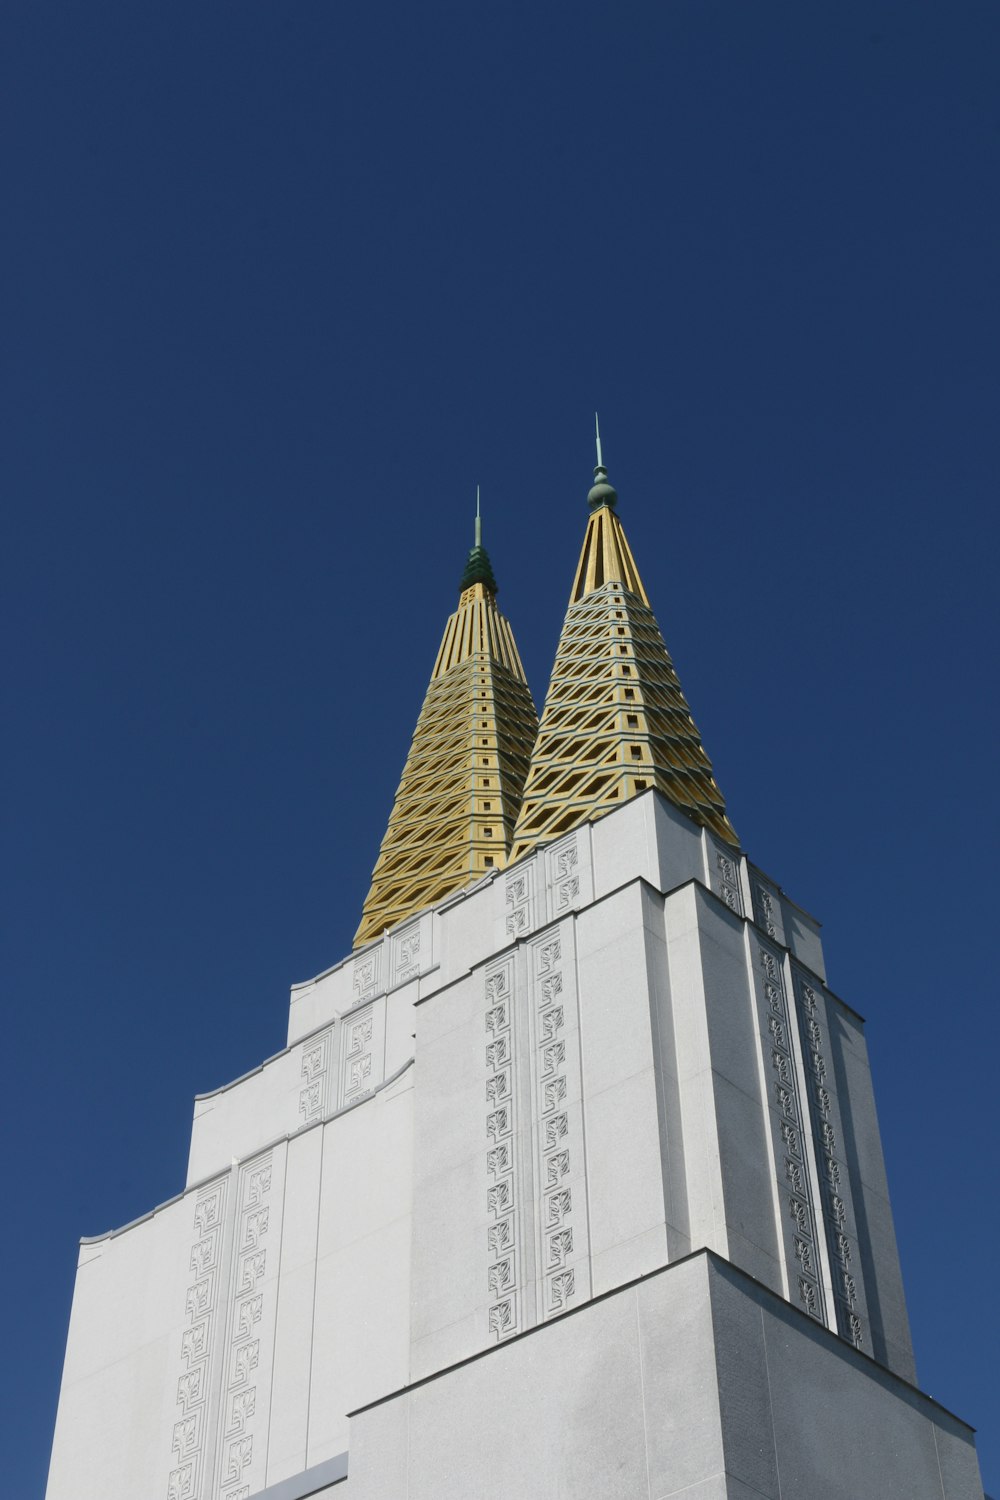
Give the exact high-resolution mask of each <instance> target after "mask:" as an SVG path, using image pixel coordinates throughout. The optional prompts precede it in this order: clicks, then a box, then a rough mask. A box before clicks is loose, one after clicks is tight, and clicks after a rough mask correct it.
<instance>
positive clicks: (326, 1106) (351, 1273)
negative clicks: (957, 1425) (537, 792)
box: [49, 792, 913, 1500]
mask: <svg viewBox="0 0 1000 1500" xmlns="http://www.w3.org/2000/svg"><path fill="white" fill-rule="evenodd" d="M288 1036H289V1044H288V1046H287V1047H286V1048H285V1050H283V1051H282V1052H280V1053H278V1054H277V1055H276V1056H275V1057H273V1058H270V1059H269V1060H268V1061H267V1062H265V1063H264V1064H262V1066H261V1067H260V1068H258V1069H257V1070H255V1071H254V1072H253V1073H251V1074H249V1075H247V1076H246V1077H245V1078H242V1079H239V1080H237V1081H236V1082H235V1083H233V1084H230V1085H227V1086H225V1087H223V1088H221V1089H217V1090H215V1091H214V1092H212V1093H210V1094H205V1095H202V1096H200V1097H199V1098H198V1099H197V1100H196V1103H195V1112H194V1123H193V1129H192V1139H191V1151H190V1160H189V1171H188V1185H187V1188H186V1189H185V1192H184V1194H183V1195H182V1196H181V1197H180V1198H178V1199H176V1200H174V1201H173V1202H171V1203H170V1204H168V1205H166V1206H164V1207H163V1208H162V1209H160V1210H157V1211H156V1212H155V1213H154V1214H152V1215H150V1216H149V1217H148V1218H146V1219H144V1220H142V1221H140V1222H139V1223H137V1224H136V1225H133V1226H131V1227H129V1228H127V1229H126V1230H124V1231H121V1232H119V1233H117V1234H115V1235H113V1236H109V1237H106V1238H103V1239H100V1240H98V1241H95V1242H93V1243H88V1244H85V1245H84V1246H83V1249H82V1251H81V1258H80V1269H79V1274H78V1281H77V1290H76V1297H75V1301H74V1308H73V1318H72V1323H71V1328H70V1338H69V1348H68V1353H67V1362H66V1372H65V1377H64V1382H63V1391H62V1397H61V1402H60V1409H59V1418H58V1425H57V1431H56V1441H55V1448H54V1454H53V1464H52V1476H51V1482H50V1488H49V1500H91V1497H93V1500H97V1497H98V1496H99V1497H100V1500H135V1497H136V1496H140V1495H141V1496H143V1497H146V1496H150V1497H156V1496H162V1497H163V1500H243V1497H244V1496H247V1495H252V1494H255V1493H257V1492H259V1491H260V1490H262V1489H263V1488H264V1487H265V1486H271V1485H276V1484H281V1483H283V1482H285V1481H291V1480H292V1479H293V1478H294V1476H295V1475H299V1474H301V1473H302V1472H303V1471H304V1470H306V1469H309V1468H311V1467H314V1466H316V1465H317V1464H323V1463H324V1462H326V1461H327V1460H330V1459H332V1458H333V1457H334V1456H335V1455H337V1454H339V1453H342V1452H343V1451H344V1450H345V1449H346V1448H347V1445H348V1428H347V1415H346V1414H347V1412H348V1411H349V1410H350V1409H351V1408H352V1407H355V1406H357V1405H359V1404H361V1403H363V1402H365V1401H369V1400H373V1399H375V1398H377V1397H379V1396H382V1395H384V1394H386V1393H387V1392H389V1391H391V1390H393V1389H396V1388H398V1387H402V1386H403V1385H405V1384H407V1383H408V1382H410V1381H413V1380H419V1379H422V1378H424V1377H427V1376H432V1375H434V1374H435V1373H436V1372H438V1371H441V1370H442V1369H444V1368H446V1367H447V1366H449V1365H453V1364H455V1363H456V1362H457V1361H460V1360H463V1359H466V1358H468V1357H469V1356H471V1355H473V1354H477V1353H479V1352H482V1351H487V1350H490V1349H494V1348H496V1346H497V1345H499V1344H503V1343H506V1342H509V1341H510V1340H512V1339H516V1338H517V1336H518V1335H521V1334H523V1333H525V1332H526V1331H527V1330H530V1329H533V1328H537V1327H539V1326H541V1325H543V1324H545V1323H547V1322H550V1321H552V1320H553V1319H558V1318H560V1317H561V1315H562V1314H564V1313H565V1312H567V1311H571V1310H574V1309H577V1308H580V1307H582V1306H583V1305H584V1304H586V1303H587V1302H588V1301H589V1300H590V1299H592V1298H594V1297H600V1296H601V1295H603V1294H606V1293H608V1292H611V1291H613V1290H614V1289H615V1288H618V1287H621V1286H622V1285H623V1284H625V1283H627V1282H629V1281H631V1280H634V1279H635V1278H637V1277H642V1276H645V1275H647V1274H649V1273H650V1272H653V1271H655V1270H656V1269H657V1268H661V1267H664V1266H666V1265H668V1264H671V1263H673V1262H676V1261H678V1260H680V1259H682V1258H683V1257H686V1256H688V1255H690V1254H691V1253H692V1252H695V1251H698V1250H700V1249H702V1248H708V1249H711V1250H713V1251H715V1252H716V1253H717V1254H719V1255H720V1256H723V1257H725V1258H727V1259H728V1260H729V1261H731V1262H732V1263H733V1264H734V1265H735V1266H737V1267H740V1268H742V1270H744V1271H745V1272H747V1273H749V1274H750V1275H751V1276H753V1277H754V1278H756V1280H757V1281H758V1282H760V1283H762V1284H763V1285H764V1286H765V1287H768V1288H770V1289H771V1290H772V1291H773V1292H774V1293H776V1294H778V1295H780V1296H781V1297H784V1298H787V1299H788V1301H789V1302H790V1303H791V1304H792V1305H793V1306H795V1307H797V1308H798V1309H799V1310H800V1311H801V1312H802V1313H803V1314H804V1315H805V1316H806V1317H808V1318H810V1319H812V1320H813V1322H814V1323H815V1324H816V1325H817V1327H819V1328H821V1329H830V1330H834V1331H835V1332H837V1333H839V1334H840V1336H841V1337H842V1338H843V1339H844V1340H846V1341H848V1342H849V1343H852V1344H855V1345H856V1346H857V1348H859V1349H860V1350H862V1351H863V1352H864V1353H865V1354H867V1355H871V1356H872V1357H873V1358H875V1359H876V1360H878V1361H880V1362H881V1363H883V1364H885V1365H887V1366H889V1367H890V1368H892V1369H893V1370H895V1371H897V1372H899V1373H902V1374H903V1375H906V1376H908V1377H912V1373H913V1365H912V1354H911V1351H910V1342H909V1332H908V1328H907V1322H906V1311H905V1305H904V1302H903V1295H902V1287H901V1283H900V1277H899V1267H898V1260H897V1257H896V1250H895V1242H894V1239H893V1231H892V1218H891V1213H890V1210H889V1204H888V1192H887V1188H886V1183H885V1173H884V1168H883V1165H882V1157H881V1149H880V1144H879V1135H878V1126H877V1122H876V1118H875V1112H874V1102H873V1096H872V1091H871V1080H870V1076H869V1073H868V1065H867V1057H866V1052H865V1045H864V1040H863V1035H862V1029H861V1023H860V1021H859V1019H858V1017H857V1016H856V1015H855V1014H854V1013H853V1012H852V1011H850V1009H849V1008H848V1007H847V1006H845V1005H844V1004H843V1003H842V1002H840V1001H839V1000H837V999H836V997H835V996H833V995H832V994H831V993H830V992H829V991H828V990H827V989H826V987H825V985H824V982H823V960H822V952H821V949H820V944H819V930H818V925H817V924H816V922H815V921H814V920H813V919H812V918H811V917H809V916H808V915H807V914H806V913H804V912H802V911H801V909H800V908H798V907H797V906H795V904H794V903H793V902H791V901H790V900H789V899H788V898H787V897H786V896H785V894H784V893H783V892H782V891H781V890H780V889H779V888H778V887H777V886H776V885H775V884H774V882H773V881H770V880H768V879H767V877H765V876H763V875H762V874H761V872H759V871H758V870H756V869H755V867H753V866H751V865H749V864H748V863H747V861H746V860H745V859H744V858H743V857H742V856H741V855H739V854H737V853H736V852H735V851H733V850H731V849H728V848H727V847H725V846H723V845H721V844H720V843H719V842H718V841H716V840H715V839H713V838H712V836H711V835H709V834H708V833H707V832H706V831H705V830H703V829H701V828H698V827H696V826H695V825H694V824H693V823H691V822H690V821H689V820H687V819H686V818H684V817H683V815H682V814H680V813H679V812H678V811H677V809H676V808H674V807H673V806H672V805H671V804H670V803H669V802H667V801H666V800H665V799H663V798H662V797H660V796H659V795H658V794H655V793H652V792H650V793H648V794H646V795H644V796H642V797H640V798H637V799H635V800H633V801H632V802H629V803H626V804H625V805H624V806H623V807H622V808H620V809H618V810H616V811H615V812H613V813H611V814H609V815H608V816H606V817H604V818H601V819H600V820H599V821H598V822H596V823H595V824H593V825H590V826H587V827H584V828H581V829H579V830H577V831H575V832H574V833H571V834H569V835H567V836H565V837H563V838H561V839H559V840H558V841H556V842H555V843H553V844H552V845H550V846H547V847H543V848H542V849H539V850H538V851H536V853H535V854H534V855H532V856H530V857H529V858H527V859H526V860H523V861H521V862H519V864H518V865H517V866H515V867H514V868H513V869H511V870H507V871H502V872H497V873H496V874H493V875H491V876H489V877H487V878H485V879H484V880H482V881H480V882H479V883H478V884H477V885H476V886H475V887H474V888H472V889H471V890H469V891H467V892H463V893H459V894H457V895H456V896H454V897H452V898H450V899H449V900H448V901H446V902H444V903H442V905H441V906H440V907H438V908H436V909H435V910H433V911H428V912H425V913H422V914H421V915H420V916H418V917H416V918H413V919H411V920H410V921H408V922H406V923H403V924H401V926H400V927H398V928H397V929H394V930H393V931H390V932H388V933H387V934H385V936H384V937H383V938H382V939H380V940H379V941H377V942H375V943H371V944H369V945H368V946H367V947H365V948H364V949H362V950H360V951H359V952H357V953H355V954H352V955H351V956H350V957H349V958H347V959H345V960H344V961H343V962H342V963H341V964H338V965H336V966H335V967H334V968H332V969H330V970H329V971H327V972H326V973H325V974H323V975H320V976H319V977H318V978H317V979H315V980H312V981H309V982H308V983H306V984H302V985H297V986H295V988H294V989H293V991H292V996H291V1006H290V1019H289V1033H288ZM601 1316H602V1317H603V1316H604V1315H603V1314H602V1315H601ZM630 1420H631V1419H630ZM349 1483H350V1484H351V1485H354V1483H355V1481H354V1479H353V1478H352V1479H351V1480H350V1481H349ZM352 1494H353V1490H352Z"/></svg>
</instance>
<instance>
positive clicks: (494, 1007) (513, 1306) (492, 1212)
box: [484, 958, 521, 1341]
mask: <svg viewBox="0 0 1000 1500" xmlns="http://www.w3.org/2000/svg"><path fill="white" fill-rule="evenodd" d="M485 989H486V1016H485V1038H484V1045H485V1049H486V1087H485V1091H484V1104H485V1117H486V1132H485V1134H486V1188H485V1191H486V1213H487V1226H486V1246H485V1249H486V1253H487V1269H486V1284H487V1285H486V1289H487V1292H488V1295H489V1308H488V1311H487V1326H488V1329H489V1332H490V1334H491V1335H493V1337H494V1338H495V1339H497V1340H498V1341H499V1340H500V1339H502V1338H506V1337H507V1336H508V1335H509V1334H512V1333H516V1332H517V1330H518V1328H519V1327H520V1321H519V1311H520V1309H519V1301H520V1294H521V1276H520V1269H521V1268H520V1259H521V1247H520V1245H519V1242H518V1229H519V1213H518V1195H517V1177H518V1171H517V1159H516V1158H517V1141H516V1132H515V1117H516V1110H517V1100H516V1093H517V1090H516V1085H515V1073H514V1069H515V1058H514V1051H515V1018H514V960H513V958H507V959H504V960H503V961H502V962H501V963H498V964H491V965H490V966H489V967H488V968H487V970H486V973H485Z"/></svg>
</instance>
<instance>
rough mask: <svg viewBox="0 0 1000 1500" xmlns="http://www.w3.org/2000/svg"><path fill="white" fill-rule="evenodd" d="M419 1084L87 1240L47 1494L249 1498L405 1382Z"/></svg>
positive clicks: (332, 1448) (396, 1088) (118, 1499)
mask: <svg viewBox="0 0 1000 1500" xmlns="http://www.w3.org/2000/svg"><path fill="white" fill-rule="evenodd" d="M412 1100H413V1070H412V1068H406V1069H404V1071H403V1072H402V1073H401V1074H400V1075H399V1076H398V1077H397V1078H396V1079H395V1081H393V1082H390V1083H389V1084H387V1085H386V1086H385V1087H384V1088H382V1089H381V1090H380V1091H378V1092H376V1093H374V1094H371V1095H369V1096H368V1097H367V1099H365V1100H364V1101H362V1102H360V1103H359V1104H357V1105H356V1106H354V1107H349V1108H347V1109H346V1110H344V1111H343V1112H342V1113H341V1114H339V1115H338V1116H336V1117H335V1118H333V1119H331V1120H329V1121H328V1122H327V1123H325V1124H323V1123H320V1124H317V1125H315V1126H313V1127H307V1128H305V1129H303V1130H301V1131H300V1132H299V1133H298V1134H297V1135H295V1136H293V1137H292V1138H291V1139H289V1140H280V1141H278V1142H276V1143H274V1144H273V1145H271V1146H269V1147H266V1148H265V1149H263V1150H261V1151H258V1152H257V1153H255V1154H253V1155H249V1156H247V1157H246V1158H244V1159H243V1160H240V1161H237V1162H234V1163H232V1164H231V1165H230V1166H229V1168H228V1169H227V1170H226V1171H224V1172H221V1173H219V1174H217V1175H216V1176H214V1177H211V1178H209V1179H208V1180H207V1181H204V1182H201V1183H200V1184H198V1185H197V1186H194V1187H192V1188H190V1189H188V1190H187V1191H186V1192H185V1193H184V1194H183V1195H182V1196H181V1197H180V1198H178V1199H175V1200H174V1201H173V1202H172V1203H170V1204H168V1205H167V1206H166V1207H164V1208H163V1209H161V1210H158V1211H157V1212H155V1213H154V1214H152V1215H151V1216H150V1217H148V1218H147V1219H144V1220H142V1221H140V1222H139V1223H137V1224H135V1225H133V1226H131V1227H129V1228H127V1229H125V1230H123V1231H121V1232H120V1233H118V1234H115V1235H113V1236H110V1237H108V1238H105V1239H101V1240H98V1241H95V1242H93V1243H88V1244H84V1246H83V1247H82V1250H81V1256H80V1268H79V1272H78V1276H77V1286H76V1294H75V1297H74V1303H73V1316H72V1322H71V1326H70V1336H69V1347H68V1351H67V1360H66V1367H65V1371H64V1376H63V1386H62V1393H61V1398H60V1404H59V1415H58V1422H57V1427H56V1436H55V1443H54V1449H53V1461H52V1468H51V1472H50V1478H49V1489H48V1496H49V1500H135V1497H136V1496H143V1497H146V1496H149V1497H163V1500H188V1497H191V1500H210V1497H211V1500H242V1497H245V1496H246V1495H248V1494H253V1493H256V1492H257V1491H258V1490H260V1489H262V1488H263V1487H264V1486H265V1485H267V1484H272V1483H274V1482H276V1481H277V1480H280V1479H283V1478H285V1477H286V1476H288V1475H293V1474H297V1473H299V1472H300V1471H301V1470H303V1469H305V1468H308V1467H310V1466H312V1465H314V1464H317V1463H321V1462H322V1461H323V1460H324V1459H327V1458H330V1457H332V1456H333V1455H335V1454H337V1453H342V1452H343V1451H344V1450H345V1449H346V1447H347V1436H348V1434H347V1417H346V1414H347V1412H348V1410H349V1409H350V1408H351V1407H352V1406H354V1405H356V1404H357V1403H358V1402H359V1401H364V1400H370V1399H372V1398H373V1397H374V1396H376V1395H379V1394H381V1393H382V1392H384V1391H385V1390H386V1389H392V1388H393V1387H395V1386H397V1385H400V1384H402V1383H403V1382H404V1381H405V1379H406V1378H407V1371H408V1316H409V1300H410V1297H409V1255H410V1204H411V1187H412Z"/></svg>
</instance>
